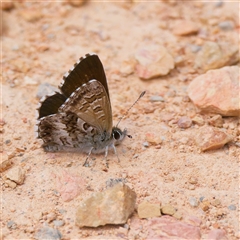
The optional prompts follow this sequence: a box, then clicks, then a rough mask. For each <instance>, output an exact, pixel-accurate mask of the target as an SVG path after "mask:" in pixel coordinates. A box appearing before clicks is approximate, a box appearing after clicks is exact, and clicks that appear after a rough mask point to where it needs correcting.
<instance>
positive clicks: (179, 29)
mask: <svg viewBox="0 0 240 240" xmlns="http://www.w3.org/2000/svg"><path fill="white" fill-rule="evenodd" d="M198 31H199V27H198V26H197V24H196V23H194V22H192V21H186V20H179V21H177V22H176V23H175V25H174V27H173V33H174V34H175V35H180V36H186V35H190V34H195V33H197V32H198Z"/></svg>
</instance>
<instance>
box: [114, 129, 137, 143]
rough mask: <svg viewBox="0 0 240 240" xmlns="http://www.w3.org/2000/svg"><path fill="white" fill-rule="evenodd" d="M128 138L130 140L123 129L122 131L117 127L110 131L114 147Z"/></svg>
mask: <svg viewBox="0 0 240 240" xmlns="http://www.w3.org/2000/svg"><path fill="white" fill-rule="evenodd" d="M126 136H128V137H129V138H132V136H131V135H128V134H127V129H124V130H123V131H122V130H121V129H120V128H118V127H113V129H112V138H113V140H114V143H115V144H114V145H118V144H120V143H121V142H122V140H123V139H124V138H125V137H126Z"/></svg>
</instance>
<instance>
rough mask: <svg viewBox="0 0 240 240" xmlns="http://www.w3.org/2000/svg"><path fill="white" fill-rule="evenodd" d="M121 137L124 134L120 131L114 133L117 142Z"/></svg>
mask: <svg viewBox="0 0 240 240" xmlns="http://www.w3.org/2000/svg"><path fill="white" fill-rule="evenodd" d="M121 135H122V133H121V132H119V131H114V132H113V138H114V139H115V140H119V139H120V138H121Z"/></svg>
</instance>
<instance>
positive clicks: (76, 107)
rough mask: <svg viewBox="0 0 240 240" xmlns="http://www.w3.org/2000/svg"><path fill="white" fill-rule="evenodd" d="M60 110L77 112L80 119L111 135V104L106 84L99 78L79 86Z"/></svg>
mask: <svg viewBox="0 0 240 240" xmlns="http://www.w3.org/2000/svg"><path fill="white" fill-rule="evenodd" d="M59 111H60V112H66V113H67V112H71V113H75V114H76V115H77V116H78V117H79V118H80V119H82V120H83V121H85V122H86V123H88V124H89V125H91V126H93V127H95V128H97V129H98V131H99V133H103V132H107V133H108V134H109V135H111V131H112V110H111V104H110V101H109V98H108V95H107V92H106V90H105V88H104V86H103V85H102V84H101V83H100V82H99V81H97V80H91V81H89V82H88V83H86V84H83V85H82V86H81V87H79V88H77V89H76V90H75V91H74V92H73V93H72V94H71V96H70V97H69V98H68V99H67V101H66V102H65V103H64V104H63V105H62V106H61V107H60V109H59Z"/></svg>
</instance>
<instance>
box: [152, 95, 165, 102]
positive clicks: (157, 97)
mask: <svg viewBox="0 0 240 240" xmlns="http://www.w3.org/2000/svg"><path fill="white" fill-rule="evenodd" d="M150 101H151V102H164V101H165V100H164V98H163V97H161V96H157V95H154V96H151V97H150Z"/></svg>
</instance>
